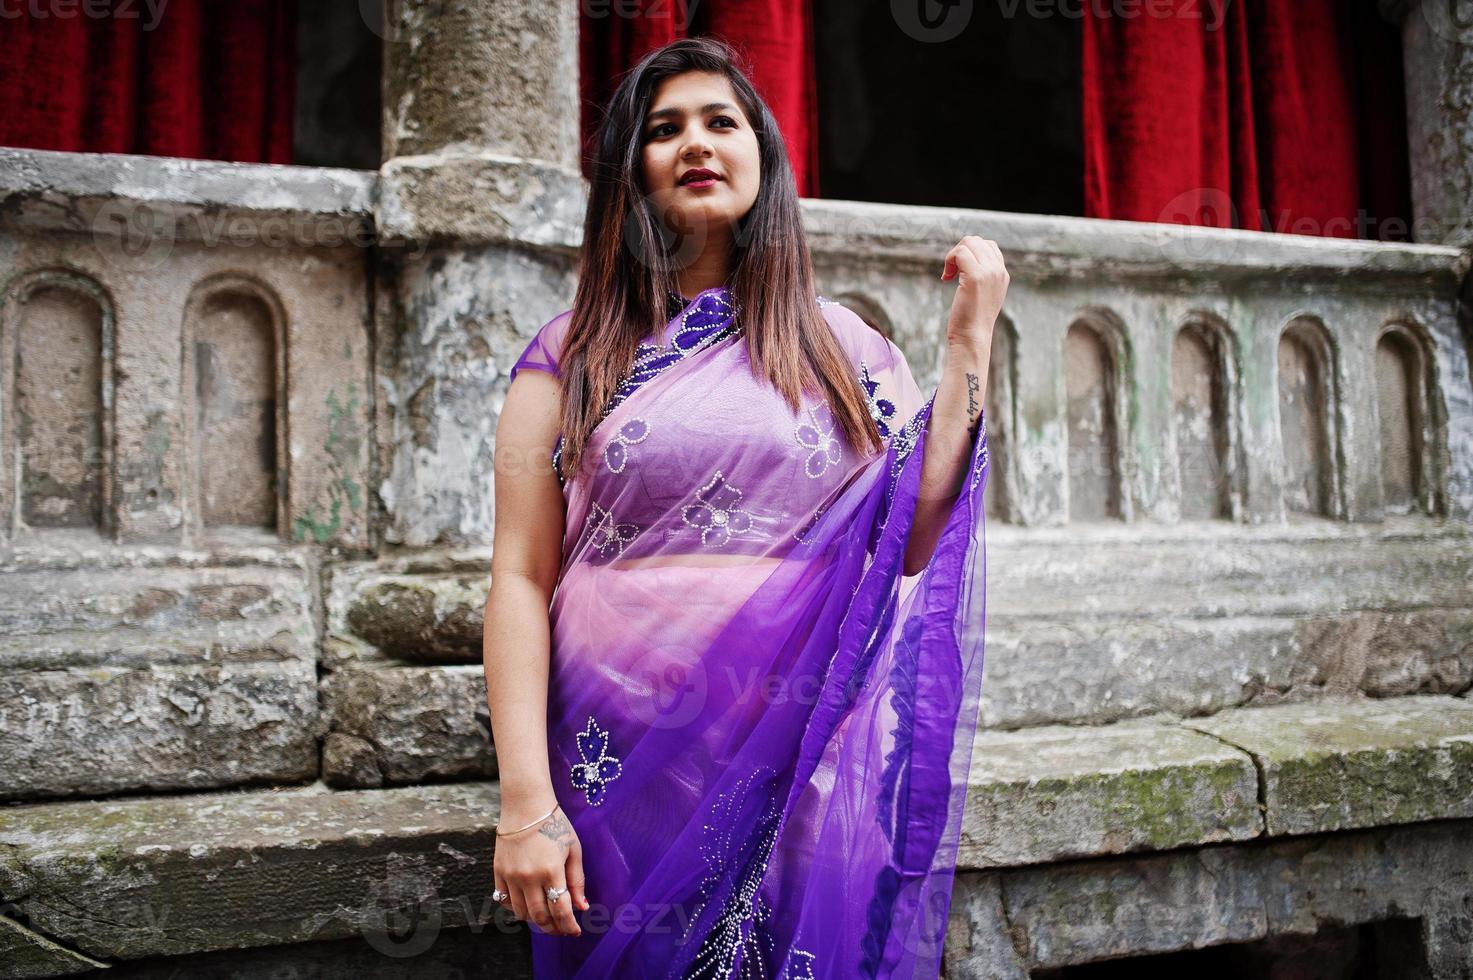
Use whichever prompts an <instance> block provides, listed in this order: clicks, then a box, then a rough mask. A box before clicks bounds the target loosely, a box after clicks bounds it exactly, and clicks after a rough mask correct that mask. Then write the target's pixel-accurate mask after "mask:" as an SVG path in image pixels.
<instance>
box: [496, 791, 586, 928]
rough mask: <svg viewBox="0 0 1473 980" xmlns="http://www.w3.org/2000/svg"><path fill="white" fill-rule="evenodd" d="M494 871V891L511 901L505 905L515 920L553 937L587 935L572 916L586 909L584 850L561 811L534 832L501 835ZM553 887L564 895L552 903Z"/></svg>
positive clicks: (497, 842)
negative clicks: (574, 911)
mask: <svg viewBox="0 0 1473 980" xmlns="http://www.w3.org/2000/svg"><path fill="white" fill-rule="evenodd" d="M492 872H493V875H494V877H495V879H496V889H497V890H498V891H499V892H501V893H502V894H503V895H506V896H507V897H506V898H505V899H503V900H502V903H501V904H502V905H504V906H510V907H511V910H512V912H513V914H515V915H516V917H517V918H519V919H523V920H526V921H528V922H532V923H534V924H535V925H536V926H537V927H538V928H540V929H541V930H542V931H543V932H550V933H553V934H554V935H559V936H580V935H582V934H583V929H582V927H581V926H579V925H578V920H577V919H575V918H574V917H573V909H574V906H575V905H576V906H577V909H578V910H579V911H586V910H587V909H588V898H587V896H586V895H584V893H583V878H584V876H583V845H582V844H581V843H580V842H579V840H578V834H577V833H576V832H575V831H574V830H573V825H572V824H571V823H569V822H568V818H567V817H565V816H564V815H563V812H562V810H560V809H559V810H555V811H554V812H553V813H552V815H551V816H549V817H548V818H547V819H546V820H544V821H542V823H541V824H539V825H538V826H537V827H535V828H530V829H528V830H526V831H524V832H521V833H512V834H508V835H507V836H505V837H501V836H498V837H497V838H496V855H495V858H494V860H493V867H492ZM549 888H557V889H566V891H565V892H564V893H563V894H561V895H560V896H559V897H558V899H557V901H555V902H549V901H548V900H547V889H549Z"/></svg>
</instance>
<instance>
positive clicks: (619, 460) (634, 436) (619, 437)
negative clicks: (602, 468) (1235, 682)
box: [604, 416, 650, 473]
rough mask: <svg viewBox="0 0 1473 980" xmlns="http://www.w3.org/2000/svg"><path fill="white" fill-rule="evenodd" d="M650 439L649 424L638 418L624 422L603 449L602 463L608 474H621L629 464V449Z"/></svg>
mask: <svg viewBox="0 0 1473 980" xmlns="http://www.w3.org/2000/svg"><path fill="white" fill-rule="evenodd" d="M649 437H650V424H649V423H648V422H646V421H645V420H644V419H642V418H639V417H638V416H636V417H634V418H632V419H630V420H629V421H628V422H625V423H624V424H623V425H622V426H621V427H620V428H619V431H618V432H617V433H615V434H614V438H613V439H611V440H609V444H608V445H607V446H605V447H604V462H605V463H607V464H608V465H609V472H611V473H623V472H624V466H625V464H626V463H628V462H629V447H630V446H634V445H637V444H639V443H641V442H644V441H645V440H646V439H648V438H649Z"/></svg>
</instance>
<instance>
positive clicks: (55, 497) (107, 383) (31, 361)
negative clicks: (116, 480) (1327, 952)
mask: <svg viewBox="0 0 1473 980" xmlns="http://www.w3.org/2000/svg"><path fill="white" fill-rule="evenodd" d="M112 310H113V305H112V302H111V299H110V298H109V297H108V295H107V293H106V291H105V290H103V288H102V287H101V286H100V285H99V284H98V283H97V282H96V281H94V280H93V279H91V278H90V277H88V276H85V275H83V274H81V273H78V272H75V271H73V270H70V269H64V268H59V269H42V270H36V271H33V272H29V273H26V274H25V275H23V276H21V277H18V278H17V279H16V280H14V281H13V282H12V283H11V285H10V287H9V288H8V289H6V291H5V297H4V315H3V321H0V423H3V424H0V447H3V458H4V460H5V462H4V464H3V471H4V480H5V483H6V489H7V490H8V491H9V494H7V493H4V492H0V501H4V502H5V504H6V506H5V510H6V512H7V513H9V514H10V515H11V516H12V518H13V522H14V525H15V526H14V527H13V528H12V529H11V530H12V532H13V533H20V532H23V531H26V530H31V529H34V530H44V529H60V528H70V529H83V528H85V529H91V530H94V531H96V532H98V533H101V534H110V533H111V531H112V529H113V524H114V522H113V519H112V497H113V478H112V474H113V455H114V454H113V449H112V447H113V442H114V431H115V429H114V420H113V412H112V410H113V399H114V377H113V369H112V365H113V323H114V317H113V312H112ZM10 494H14V498H15V499H14V500H12V498H11V496H10Z"/></svg>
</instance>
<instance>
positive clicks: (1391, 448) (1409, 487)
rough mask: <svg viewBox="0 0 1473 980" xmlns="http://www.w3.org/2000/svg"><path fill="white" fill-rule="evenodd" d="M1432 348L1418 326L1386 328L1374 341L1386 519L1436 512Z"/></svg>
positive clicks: (1405, 323) (1394, 324)
mask: <svg viewBox="0 0 1473 980" xmlns="http://www.w3.org/2000/svg"><path fill="white" fill-rule="evenodd" d="M1433 366H1434V355H1433V346H1432V344H1431V342H1430V340H1429V339H1428V338H1427V336H1426V334H1425V332H1424V331H1423V330H1422V329H1421V327H1420V326H1419V325H1417V324H1416V323H1415V322H1410V321H1395V322H1392V323H1388V324H1386V325H1385V326H1384V327H1383V328H1382V329H1381V332H1380V333H1379V335H1378V336H1377V337H1376V348H1375V372H1376V415H1377V435H1378V438H1377V459H1376V467H1377V472H1378V474H1379V476H1380V481H1381V502H1382V509H1383V510H1384V511H1385V512H1386V513H1388V514H1410V513H1417V512H1421V513H1428V514H1431V513H1436V512H1437V510H1438V507H1439V494H1438V492H1437V483H1438V481H1437V457H1436V452H1435V447H1434V444H1433V433H1434V432H1435V430H1436V425H1435V420H1434V418H1433V414H1434V409H1435V405H1436V400H1435V397H1434V392H1435V388H1434V386H1433V380H1432V379H1433V377H1434V374H1433Z"/></svg>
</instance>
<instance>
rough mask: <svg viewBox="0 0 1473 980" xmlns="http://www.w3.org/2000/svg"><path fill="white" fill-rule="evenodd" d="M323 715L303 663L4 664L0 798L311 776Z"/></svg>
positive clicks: (312, 672)
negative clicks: (28, 667) (13, 667)
mask: <svg viewBox="0 0 1473 980" xmlns="http://www.w3.org/2000/svg"><path fill="white" fill-rule="evenodd" d="M320 719H321V715H320V713H319V710H318V699H317V668H316V666H315V665H314V664H313V663H312V662H311V661H308V660H287V661H276V662H270V661H263V662H258V663H228V664H206V663H200V664H184V665H160V666H154V667H140V668H122V667H93V668H85V669H84V668H71V669H66V670H36V671H0V799H44V798H47V797H61V796H81V795H100V794H105V793H123V792H139V791H159V790H175V789H193V790H204V789H219V788H222V787H226V786H237V785H243V784H250V783H255V784H259V783H290V782H297V781H300V780H304V779H311V778H313V777H314V776H316V774H317V767H318V746H317V739H318V738H319V736H320V734H321V733H320V732H319V730H318V729H319V726H320V724H321V720H320ZM86 805H87V804H78V806H86ZM4 894H6V893H5V892H4V891H3V890H0V895H4Z"/></svg>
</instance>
